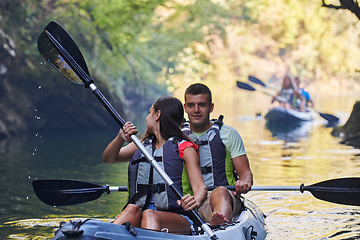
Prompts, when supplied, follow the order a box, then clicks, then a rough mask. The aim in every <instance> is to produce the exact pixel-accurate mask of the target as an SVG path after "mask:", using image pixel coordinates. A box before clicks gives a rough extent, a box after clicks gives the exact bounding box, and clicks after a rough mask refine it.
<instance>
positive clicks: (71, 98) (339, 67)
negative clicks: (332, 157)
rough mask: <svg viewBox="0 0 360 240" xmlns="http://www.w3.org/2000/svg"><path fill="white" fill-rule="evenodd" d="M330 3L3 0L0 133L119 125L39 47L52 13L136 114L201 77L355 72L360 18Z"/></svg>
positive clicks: (119, 103) (121, 107)
mask: <svg viewBox="0 0 360 240" xmlns="http://www.w3.org/2000/svg"><path fill="white" fill-rule="evenodd" d="M340 2H344V1H340ZM345 2H346V1H345ZM348 2H349V1H348ZM336 4H338V6H341V5H339V4H340V3H339V1H335V0H334V1H327V2H326V3H325V1H322V0H302V1H299V0H271V1H270V0H211V1H207V0H167V1H165V0H131V1H130V0H105V1H104V0H35V1H29V0H2V1H1V2H0V56H1V58H0V93H1V94H0V113H1V114H0V139H1V138H6V137H9V136H12V135H15V134H20V133H23V132H38V131H73V130H74V129H77V130H83V129H88V128H90V127H93V128H94V127H95V128H97V129H106V128H109V126H110V127H111V128H116V127H117V126H116V124H114V121H113V120H112V119H111V118H109V116H108V114H107V113H106V112H105V111H106V110H104V109H103V107H102V106H100V104H99V103H98V102H97V100H96V99H94V98H93V96H91V94H89V92H88V91H85V90H83V89H79V87H76V86H74V87H72V86H69V84H70V83H69V82H68V81H67V80H66V79H65V78H63V77H61V76H60V75H59V74H58V73H57V72H56V71H54V69H52V68H51V67H50V66H49V64H46V62H45V60H44V59H43V58H42V57H41V55H40V54H39V52H38V50H37V39H38V36H39V34H40V33H41V31H42V30H43V29H44V27H45V26H46V25H47V24H48V23H49V22H50V21H56V22H58V23H59V24H60V25H62V26H63V27H64V28H65V29H66V30H67V31H68V32H69V34H70V35H71V36H72V37H73V38H74V40H75V41H76V43H77V44H78V46H79V48H80V50H81V52H82V53H83V55H84V57H85V59H86V62H87V65H88V68H89V70H90V73H91V75H92V77H93V78H94V79H95V81H96V83H97V85H98V86H99V88H101V89H102V91H103V93H104V95H106V96H107V97H108V98H109V99H110V101H111V103H112V104H113V105H114V106H115V107H116V109H117V110H118V111H119V112H120V113H121V114H123V115H124V116H125V118H126V119H129V120H132V121H133V120H135V119H136V118H137V117H139V116H141V115H142V114H145V113H146V112H147V110H148V108H149V106H150V105H151V104H152V102H153V101H154V100H155V99H156V98H157V97H159V96H162V95H168V94H171V92H172V91H174V89H176V88H177V87H179V86H180V85H184V84H189V83H192V82H197V81H202V80H204V79H206V80H207V81H214V82H219V83H224V82H226V83H229V84H233V83H234V82H235V80H236V79H238V78H245V77H247V76H248V75H256V76H257V77H259V78H261V79H267V80H268V82H269V83H271V81H278V80H279V79H280V78H282V77H283V76H284V75H285V74H290V75H292V76H300V78H301V79H302V80H303V81H304V82H306V83H308V84H310V83H321V84H326V83H329V82H332V81H340V82H341V81H347V82H359V80H360V75H359V71H360V48H359V33H360V24H359V19H358V18H357V15H356V13H355V14H354V12H352V11H349V10H348V9H347V8H346V7H343V8H340V7H338V8H336V7H334V6H336ZM354 4H355V3H354ZM352 9H353V8H352ZM80 88H81V87H80ZM39 119H41V120H39Z"/></svg>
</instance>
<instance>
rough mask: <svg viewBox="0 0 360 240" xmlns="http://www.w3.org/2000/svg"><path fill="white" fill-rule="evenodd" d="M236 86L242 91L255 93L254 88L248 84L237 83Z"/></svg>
mask: <svg viewBox="0 0 360 240" xmlns="http://www.w3.org/2000/svg"><path fill="white" fill-rule="evenodd" d="M236 85H237V86H238V88H241V89H244V90H248V91H255V88H253V87H252V86H250V85H249V84H247V83H244V82H240V81H237V82H236Z"/></svg>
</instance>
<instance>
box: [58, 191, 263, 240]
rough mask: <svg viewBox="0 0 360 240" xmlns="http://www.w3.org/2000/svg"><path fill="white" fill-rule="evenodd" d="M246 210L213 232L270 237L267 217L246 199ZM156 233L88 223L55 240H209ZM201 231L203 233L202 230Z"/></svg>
mask: <svg viewBox="0 0 360 240" xmlns="http://www.w3.org/2000/svg"><path fill="white" fill-rule="evenodd" d="M242 200H243V206H244V208H243V210H242V211H241V212H240V214H239V215H238V216H237V217H236V218H235V219H234V221H233V223H231V224H223V225H220V226H216V227H215V228H213V231H214V233H215V234H216V236H217V237H218V238H219V239H225V240H232V239H234V240H235V239H236V240H263V239H265V237H266V235H267V229H266V224H265V215H264V214H263V213H262V211H261V210H260V209H259V208H258V207H257V206H256V205H255V204H254V203H253V202H251V201H250V200H248V199H245V198H242ZM165 230H166V229H164V230H163V231H153V230H147V229H142V228H135V227H132V226H129V225H127V226H126V225H118V224H113V223H110V222H105V221H100V220H94V219H86V220H76V221H69V222H67V223H65V224H61V227H60V228H59V229H58V230H57V232H56V233H55V237H54V238H53V240H80V239H92V240H93V239H97V240H105V239H111V240H127V239H158V240H160V239H161V240H163V239H175V240H176V239H179V240H185V239H194V240H195V239H203V240H205V239H206V240H208V239H209V237H208V235H206V234H204V233H201V231H200V234H199V235H178V234H174V233H168V232H166V231H165ZM200 230H201V229H200Z"/></svg>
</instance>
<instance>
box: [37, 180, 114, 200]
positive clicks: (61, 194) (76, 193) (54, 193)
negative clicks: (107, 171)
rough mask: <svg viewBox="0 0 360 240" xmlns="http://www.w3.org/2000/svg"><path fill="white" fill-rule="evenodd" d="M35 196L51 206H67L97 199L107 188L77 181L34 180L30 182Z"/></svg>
mask: <svg viewBox="0 0 360 240" xmlns="http://www.w3.org/2000/svg"><path fill="white" fill-rule="evenodd" d="M32 185H33V189H34V191H35V194H36V196H37V197H38V198H39V199H40V200H41V201H42V202H44V203H46V204H48V205H51V206H67V205H74V204H79V203H84V202H89V201H92V200H95V199H98V198H99V197H100V196H101V195H102V194H103V193H104V192H108V193H110V191H108V189H107V187H105V186H100V185H96V184H93V183H88V182H82V181H77V180H62V179H58V180H56V179H55V180H35V181H33V182H32Z"/></svg>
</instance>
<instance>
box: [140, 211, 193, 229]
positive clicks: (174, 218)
mask: <svg viewBox="0 0 360 240" xmlns="http://www.w3.org/2000/svg"><path fill="white" fill-rule="evenodd" d="M141 227H142V228H146V229H152V230H161V229H163V228H167V229H168V230H169V232H179V234H183V235H190V234H191V229H190V223H189V221H188V220H187V219H186V218H184V217H183V216H181V215H180V214H176V213H172V212H162V211H154V210H150V209H146V210H145V211H144V212H143V214H142V220H141Z"/></svg>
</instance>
